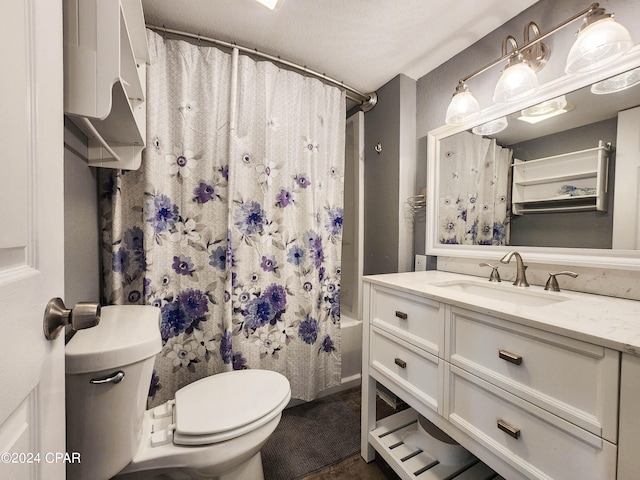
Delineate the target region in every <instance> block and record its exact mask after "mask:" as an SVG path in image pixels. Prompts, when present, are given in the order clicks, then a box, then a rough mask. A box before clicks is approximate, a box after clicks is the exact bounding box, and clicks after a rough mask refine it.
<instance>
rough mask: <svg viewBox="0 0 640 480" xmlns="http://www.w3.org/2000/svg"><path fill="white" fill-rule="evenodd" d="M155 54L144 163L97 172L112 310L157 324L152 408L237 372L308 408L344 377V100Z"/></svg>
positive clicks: (185, 46)
mask: <svg viewBox="0 0 640 480" xmlns="http://www.w3.org/2000/svg"><path fill="white" fill-rule="evenodd" d="M148 41H149V49H150V53H151V64H150V66H149V69H148V73H147V100H148V109H147V148H146V149H145V152H144V157H143V164H142V167H141V168H140V170H138V171H135V172H125V171H112V172H109V171H107V172H106V173H102V174H101V182H102V185H103V199H102V202H101V208H102V232H103V283H104V303H106V304H151V305H155V306H158V307H159V308H160V311H161V317H162V319H161V324H160V331H161V336H162V342H163V348H162V351H161V353H160V354H159V355H158V357H157V359H156V364H155V371H154V376H153V380H152V384H151V387H150V391H149V395H150V397H151V398H150V402H149V403H150V406H153V405H157V404H160V403H162V402H164V401H166V400H168V399H171V398H173V395H174V393H175V391H176V390H177V389H179V388H181V387H183V386H185V385H187V384H189V383H191V382H193V381H195V380H198V379H200V378H204V377H206V376H209V375H212V374H216V373H219V372H223V371H229V370H232V369H244V368H264V369H269V370H275V371H278V372H280V373H282V374H284V375H285V376H286V377H287V378H288V379H289V381H290V382H291V387H292V395H293V397H295V398H300V399H303V400H311V399H313V398H314V397H315V396H316V395H317V393H318V392H319V391H321V390H323V389H325V388H327V387H330V386H333V385H337V384H339V382H340V376H341V375H340V327H339V318H340V310H339V306H340V260H341V259H340V255H341V235H342V215H343V209H342V202H343V188H344V187H343V178H342V177H343V169H344V135H345V95H344V92H342V91H340V90H339V89H337V88H335V87H331V86H328V85H324V84H323V83H321V82H320V81H318V80H315V79H311V78H306V77H304V76H301V75H299V74H297V73H294V72H291V71H287V70H282V69H280V68H278V67H277V66H275V65H274V64H272V63H269V62H258V61H255V60H253V59H252V58H249V57H247V56H238V55H237V52H234V53H233V54H229V53H226V52H223V51H221V50H219V49H217V48H213V47H201V46H196V45H192V44H190V43H188V42H185V41H182V40H170V39H165V38H163V37H162V36H160V35H158V34H156V33H154V32H151V31H149V32H148ZM256 400H258V399H256Z"/></svg>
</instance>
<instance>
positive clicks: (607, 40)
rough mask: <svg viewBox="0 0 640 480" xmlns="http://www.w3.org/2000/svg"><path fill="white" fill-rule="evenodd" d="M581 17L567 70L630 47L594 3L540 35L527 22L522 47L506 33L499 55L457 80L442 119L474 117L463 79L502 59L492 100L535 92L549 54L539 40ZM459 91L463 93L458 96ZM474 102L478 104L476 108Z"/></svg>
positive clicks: (596, 64) (590, 66) (586, 67)
mask: <svg viewBox="0 0 640 480" xmlns="http://www.w3.org/2000/svg"><path fill="white" fill-rule="evenodd" d="M582 17H584V22H583V25H582V27H581V28H580V30H579V32H578V38H577V40H576V42H575V44H574V45H573V47H572V48H571V51H570V53H569V57H568V59H567V65H566V72H567V73H582V72H588V71H592V70H595V69H598V68H601V67H603V66H604V65H606V64H608V63H609V62H611V61H613V60H615V59H616V58H618V57H620V56H621V55H623V54H624V53H625V52H626V51H627V50H628V49H629V48H631V47H632V46H633V42H632V41H631V37H630V36H629V32H628V31H627V30H626V29H625V28H624V27H623V26H622V25H620V24H618V23H616V22H615V20H614V19H613V15H612V14H607V13H605V10H604V8H600V5H599V4H598V3H593V4H592V5H591V6H590V7H589V8H587V9H585V10H583V11H581V12H579V13H577V14H575V15H574V16H572V17H571V18H569V19H567V20H565V21H564V22H562V23H560V24H559V25H557V26H555V27H554V28H552V29H551V30H549V31H548V32H546V33H544V34H540V30H539V29H538V26H537V25H536V24H535V23H534V22H529V24H528V25H527V26H526V27H525V30H524V44H523V45H522V46H520V47H519V46H518V44H517V42H516V40H515V39H514V38H513V37H512V36H508V37H507V38H506V39H505V40H504V41H503V43H502V56H501V57H500V58H498V59H496V60H494V61H493V62H491V63H489V64H487V65H485V66H484V67H482V68H480V69H479V70H476V71H475V72H473V73H472V74H470V75H467V76H466V77H464V78H461V79H460V80H459V82H458V86H457V87H456V92H455V94H454V95H453V98H452V100H451V104H450V105H449V108H448V109H447V115H446V119H445V122H446V123H447V124H449V125H452V124H461V123H465V122H467V121H469V120H472V119H473V118H475V117H477V116H478V114H479V111H480V108H479V103H478V101H477V100H476V99H475V98H474V97H473V95H471V92H469V89H468V87H467V82H468V81H469V80H470V79H472V78H474V77H476V76H477V75H480V74H481V73H483V72H485V71H487V70H489V69H490V68H492V67H494V66H496V65H498V64H500V63H502V62H504V61H505V60H508V65H507V67H506V68H505V69H504V71H503V72H502V75H501V77H500V79H499V80H498V83H497V85H496V89H495V92H494V96H493V101H494V102H496V103H506V102H511V101H516V100H520V99H522V98H525V97H527V96H529V95H532V94H533V93H535V91H536V90H537V89H538V79H537V77H536V75H535V72H536V71H538V70H540V69H541V68H543V67H544V65H545V64H546V62H547V60H548V58H549V54H550V51H549V48H548V47H547V46H546V45H545V44H543V43H542V40H544V39H545V38H547V37H549V36H550V35H552V34H554V33H556V32H557V31H558V30H560V29H562V28H564V27H565V26H567V25H568V24H570V23H572V22H574V21H575V20H578V19H579V18H582ZM531 31H532V32H533V34H534V38H533V39H532V40H530V39H529V34H530V32H531ZM508 44H510V45H511V47H512V49H511V51H510V52H507V46H508ZM463 93H464V94H465V95H464V96H461V94H463ZM476 105H478V107H477V108H476ZM461 112H462V113H461Z"/></svg>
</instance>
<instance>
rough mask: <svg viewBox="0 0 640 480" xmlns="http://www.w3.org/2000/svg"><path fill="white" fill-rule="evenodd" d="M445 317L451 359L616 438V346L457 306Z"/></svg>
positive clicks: (592, 430)
mask: <svg viewBox="0 0 640 480" xmlns="http://www.w3.org/2000/svg"><path fill="white" fill-rule="evenodd" d="M449 321H450V329H449V332H450V333H449V338H448V348H447V358H448V360H449V361H450V362H451V364H453V365H456V366H458V367H460V368H463V369H464V370H467V371H468V372H471V373H473V374H474V375H476V376H478V377H481V378H483V379H484V380H486V381H488V382H490V383H492V384H494V385H497V386H498V387H500V388H502V389H504V390H507V391H509V392H511V393H513V394H514V395H517V396H519V397H521V398H523V399H525V400H527V401H529V402H531V403H533V404H535V405H537V406H539V407H541V408H544V409H545V410H547V411H549V412H551V413H553V414H555V415H558V416H560V417H562V418H564V419H566V420H568V421H569V422H571V423H574V424H575V425H578V426H580V427H582V428H584V429H586V430H588V431H589V432H591V433H594V434H595V435H598V436H602V437H603V438H605V439H607V440H609V441H611V442H614V443H615V442H617V405H618V378H619V354H618V352H616V351H614V350H611V349H607V348H604V347H600V346H597V345H593V344H590V343H585V342H581V341H579V340H575V339H571V338H568V337H563V336H560V335H555V334H552V333H548V332H543V331H541V330H537V329H534V328H530V327H526V326H523V325H518V324H515V323H513V322H506V321H504V320H500V319H497V318H494V317H491V316H488V315H482V314H479V313H475V312H471V311H468V310H464V309H460V308H457V307H452V308H451V315H450V319H449ZM576 478H578V477H576Z"/></svg>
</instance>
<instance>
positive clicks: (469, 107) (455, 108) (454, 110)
mask: <svg viewBox="0 0 640 480" xmlns="http://www.w3.org/2000/svg"><path fill="white" fill-rule="evenodd" d="M478 115H480V104H479V103H478V101H477V100H476V99H475V97H474V96H473V95H472V94H471V92H469V91H465V92H459V93H456V94H455V95H454V96H453V98H452V99H451V103H450V104H449V108H447V116H446V119H445V122H446V123H447V125H457V124H459V123H464V122H466V121H467V120H473V119H474V118H475V117H477V116H478Z"/></svg>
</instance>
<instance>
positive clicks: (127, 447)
mask: <svg viewBox="0 0 640 480" xmlns="http://www.w3.org/2000/svg"><path fill="white" fill-rule="evenodd" d="M159 326H160V310H159V309H158V308H156V307H151V306H142V305H127V306H108V307H103V308H102V314H101V320H100V323H99V324H98V325H97V326H96V327H93V328H89V329H86V330H80V331H78V332H76V333H75V335H74V336H73V337H72V338H71V340H70V341H69V342H68V343H67V345H66V347H65V358H66V396H67V401H66V417H67V452H77V453H79V454H80V459H81V461H80V463H73V464H69V465H68V466H67V478H68V479H69V480H106V479H109V478H112V477H116V478H117V479H123V480H124V479H153V478H157V479H189V478H194V479H195V478H200V479H220V480H256V479H258V480H260V479H263V478H264V475H263V473H262V460H261V457H260V449H261V448H262V446H263V445H264V444H265V443H266V441H267V440H268V439H269V437H270V435H271V434H272V433H273V431H274V430H275V428H276V427H277V425H278V423H279V422H280V417H281V415H282V410H283V409H284V408H285V406H286V405H287V404H288V403H289V400H290V398H291V388H290V385H289V381H288V380H287V379H286V378H285V377H284V376H282V375H280V374H279V373H276V372H272V371H268V370H238V371H232V372H225V373H220V374H217V375H213V376H210V377H207V378H203V379H201V380H198V381H196V382H193V383H191V384H189V385H187V386H185V387H183V388H181V389H180V390H178V391H177V392H176V394H175V398H174V399H173V400H169V401H168V402H166V403H164V404H162V405H159V406H157V407H154V408H152V409H149V410H145V409H146V401H147V395H148V392H149V385H150V382H151V376H152V374H153V366H154V358H155V356H156V355H157V354H158V353H159V352H160V350H161V347H162V341H161V338H160V328H159Z"/></svg>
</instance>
